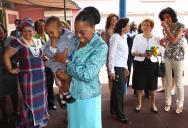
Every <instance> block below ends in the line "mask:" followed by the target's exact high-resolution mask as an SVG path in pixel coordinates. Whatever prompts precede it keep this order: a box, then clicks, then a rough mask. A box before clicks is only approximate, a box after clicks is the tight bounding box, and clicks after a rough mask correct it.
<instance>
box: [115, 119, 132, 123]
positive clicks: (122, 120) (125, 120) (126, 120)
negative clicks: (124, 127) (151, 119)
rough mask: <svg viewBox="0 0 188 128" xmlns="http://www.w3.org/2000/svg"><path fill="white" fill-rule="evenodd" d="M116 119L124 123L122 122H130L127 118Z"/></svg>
mask: <svg viewBox="0 0 188 128" xmlns="http://www.w3.org/2000/svg"><path fill="white" fill-rule="evenodd" d="M118 120H119V121H120V122H121V123H124V124H131V122H130V121H129V120H128V119H127V118H118Z"/></svg>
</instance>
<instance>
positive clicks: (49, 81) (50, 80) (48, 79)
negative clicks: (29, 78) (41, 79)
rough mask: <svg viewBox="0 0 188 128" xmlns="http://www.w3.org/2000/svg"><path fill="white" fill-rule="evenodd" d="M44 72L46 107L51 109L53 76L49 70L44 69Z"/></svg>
mask: <svg viewBox="0 0 188 128" xmlns="http://www.w3.org/2000/svg"><path fill="white" fill-rule="evenodd" d="M45 72H46V86H47V91H48V97H47V99H48V106H49V107H53V106H54V90H53V84H54V75H53V72H52V71H51V69H50V68H48V67H46V68H45Z"/></svg>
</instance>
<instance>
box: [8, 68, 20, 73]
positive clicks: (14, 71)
mask: <svg viewBox="0 0 188 128" xmlns="http://www.w3.org/2000/svg"><path fill="white" fill-rule="evenodd" d="M8 71H9V72H10V73H11V74H13V75H17V74H18V73H19V72H20V69H19V68H14V69H10V70H8Z"/></svg>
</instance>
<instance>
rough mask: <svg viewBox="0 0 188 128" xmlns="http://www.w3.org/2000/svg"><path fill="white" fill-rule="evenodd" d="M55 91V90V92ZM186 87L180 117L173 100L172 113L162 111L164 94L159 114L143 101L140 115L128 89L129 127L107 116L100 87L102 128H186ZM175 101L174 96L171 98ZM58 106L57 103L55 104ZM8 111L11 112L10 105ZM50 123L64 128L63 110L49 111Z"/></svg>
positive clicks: (10, 127)
mask: <svg viewBox="0 0 188 128" xmlns="http://www.w3.org/2000/svg"><path fill="white" fill-rule="evenodd" d="M56 91H57V90H56ZM187 92H188V86H186V89H185V107H184V112H183V113H182V114H181V115H177V114H175V100H174V102H173V107H172V111H171V112H169V113H166V112H164V111H163V107H164V106H163V105H164V93H157V103H158V105H157V106H158V109H159V113H158V114H154V113H152V112H151V111H150V100H149V99H148V98H144V99H143V107H142V111H141V112H140V113H135V112H134V111H133V109H134V107H135V101H136V97H135V96H133V93H132V89H131V88H129V93H128V94H127V95H126V96H125V110H126V114H127V115H128V118H129V119H130V120H131V122H132V124H131V125H126V124H122V123H120V122H118V121H116V120H115V119H112V118H111V117H110V114H109V91H108V86H107V85H103V87H102V101H103V102H102V114H103V117H102V121H103V128H188V123H187V121H188V100H187V99H188V93H187ZM173 98H174V99H175V96H174V97H173ZM56 105H57V106H58V103H57V104H56ZM9 110H10V111H11V108H10V105H9ZM49 113H50V116H51V117H50V121H49V124H48V126H47V128H66V124H65V123H64V117H65V110H62V109H61V108H60V107H59V106H58V110H56V111H50V112H49ZM10 117H11V119H10V123H9V124H6V125H5V124H4V125H3V123H2V122H0V128H13V122H14V120H15V118H14V116H11V115H10Z"/></svg>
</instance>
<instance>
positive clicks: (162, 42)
mask: <svg viewBox="0 0 188 128" xmlns="http://www.w3.org/2000/svg"><path fill="white" fill-rule="evenodd" d="M159 43H160V45H161V46H163V47H165V46H166V39H165V38H162V39H160V41H159Z"/></svg>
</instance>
